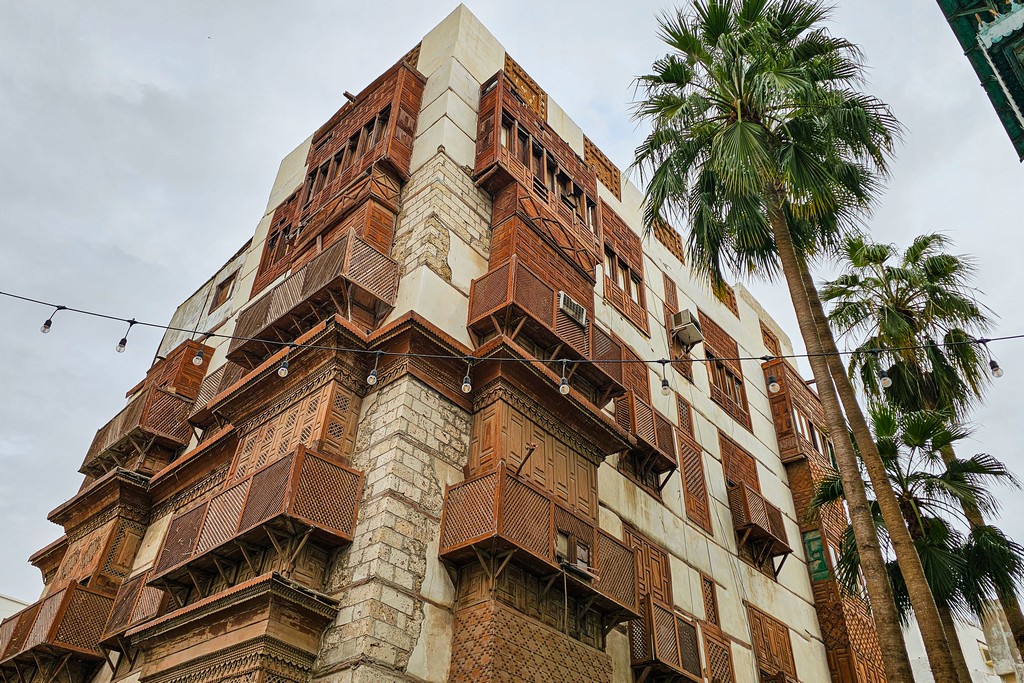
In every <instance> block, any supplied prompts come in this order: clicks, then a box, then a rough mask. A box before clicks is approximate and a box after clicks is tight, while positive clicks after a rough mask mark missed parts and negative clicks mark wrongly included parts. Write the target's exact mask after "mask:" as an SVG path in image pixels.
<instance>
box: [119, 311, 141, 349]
mask: <svg viewBox="0 0 1024 683" xmlns="http://www.w3.org/2000/svg"><path fill="white" fill-rule="evenodd" d="M125 322H127V323H128V330H127V331H126V332H125V333H124V336H123V337H121V341H119V342H117V349H116V351H117V352H118V353H124V349H125V347H126V346H128V334H129V333H130V332H131V331H132V328H133V327H135V325H137V324H138V322H137V321H136V320H135V318H132V319H131V320H126V321H125Z"/></svg>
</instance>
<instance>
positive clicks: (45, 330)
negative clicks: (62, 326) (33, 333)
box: [39, 306, 67, 334]
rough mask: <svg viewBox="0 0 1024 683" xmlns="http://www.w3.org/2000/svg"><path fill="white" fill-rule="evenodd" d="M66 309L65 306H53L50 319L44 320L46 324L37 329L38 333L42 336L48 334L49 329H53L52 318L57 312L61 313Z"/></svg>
mask: <svg viewBox="0 0 1024 683" xmlns="http://www.w3.org/2000/svg"><path fill="white" fill-rule="evenodd" d="M66 308H67V306H55V307H54V309H53V313H51V314H50V317H49V318H47V319H46V322H44V323H43V326H42V327H40V328H39V331H40V332H42V333H43V334H50V328H51V327H53V316H55V315H56V314H57V311H63V310H65V309H66Z"/></svg>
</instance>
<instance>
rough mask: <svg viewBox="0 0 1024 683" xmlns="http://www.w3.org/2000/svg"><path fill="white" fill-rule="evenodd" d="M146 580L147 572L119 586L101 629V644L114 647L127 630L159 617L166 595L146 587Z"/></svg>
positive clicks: (157, 589)
mask: <svg viewBox="0 0 1024 683" xmlns="http://www.w3.org/2000/svg"><path fill="white" fill-rule="evenodd" d="M148 580H149V572H145V573H142V574H139V575H138V576H134V577H132V578H130V579H128V580H127V581H125V582H124V583H122V584H121V587H120V588H119V589H118V591H117V596H116V597H115V598H114V602H113V606H112V608H111V610H110V617H109V618H108V619H107V624H106V626H105V627H104V629H103V639H102V641H101V642H102V643H103V644H105V645H106V644H110V645H116V644H117V642H118V639H119V638H120V637H121V636H123V635H124V634H125V632H126V631H128V629H130V628H132V627H133V626H136V625H138V624H141V623H143V622H145V621H149V620H150V619H153V618H154V617H157V616H159V615H160V613H161V612H162V611H163V608H164V606H165V605H166V603H167V593H166V592H164V591H162V590H160V589H159V588H152V587H150V586H147V585H146V582H147V581H148Z"/></svg>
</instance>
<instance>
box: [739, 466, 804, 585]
mask: <svg viewBox="0 0 1024 683" xmlns="http://www.w3.org/2000/svg"><path fill="white" fill-rule="evenodd" d="M728 494H729V509H730V511H731V512H732V524H733V528H735V529H736V533H738V534H739V536H740V539H739V543H740V545H741V546H743V545H747V544H749V546H750V548H751V550H752V551H753V553H754V559H755V560H756V561H757V562H758V564H761V563H763V562H765V561H766V560H768V559H769V558H773V557H780V556H781V557H786V556H787V555H789V553H791V552H793V549H792V548H790V547H789V540H788V538H787V536H786V526H785V523H784V522H783V519H782V511H781V510H780V509H779V508H777V507H775V506H774V505H772V504H771V503H769V502H768V501H766V500H765V499H764V496H762V495H761V494H760V493H758V492H757V491H755V490H754V489H752V488H751V487H750V486H748V485H746V484H738V485H736V486H731V487H729V491H728ZM781 568H782V567H781V565H780V566H779V567H778V568H777V570H776V571H778V569H781Z"/></svg>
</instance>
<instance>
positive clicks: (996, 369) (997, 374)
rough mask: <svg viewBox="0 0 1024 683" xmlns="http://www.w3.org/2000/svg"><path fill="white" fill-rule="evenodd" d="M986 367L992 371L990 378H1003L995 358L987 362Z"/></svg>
mask: <svg viewBox="0 0 1024 683" xmlns="http://www.w3.org/2000/svg"><path fill="white" fill-rule="evenodd" d="M988 367H989V368H990V369H991V370H992V376H993V377H995V378H996V379H999V378H1000V377H1002V376H1003V369H1002V368H1001V367H999V363H997V362H996V359H995V358H993V359H992V360H990V361H989V362H988Z"/></svg>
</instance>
